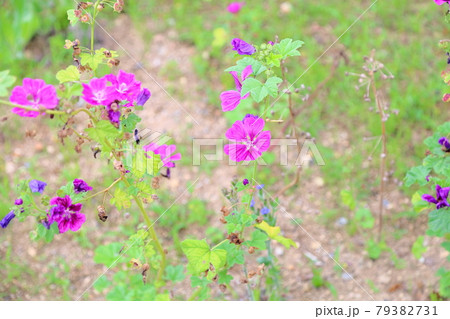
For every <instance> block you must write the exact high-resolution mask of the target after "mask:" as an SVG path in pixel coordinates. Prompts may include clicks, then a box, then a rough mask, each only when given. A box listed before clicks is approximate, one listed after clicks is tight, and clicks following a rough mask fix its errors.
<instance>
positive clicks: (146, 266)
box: [142, 264, 150, 284]
mask: <svg viewBox="0 0 450 319" xmlns="http://www.w3.org/2000/svg"><path fill="white" fill-rule="evenodd" d="M149 269H150V266H149V264H143V265H142V281H143V282H144V284H146V283H147V271H148V270H149Z"/></svg>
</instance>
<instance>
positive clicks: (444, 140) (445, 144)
mask: <svg viewBox="0 0 450 319" xmlns="http://www.w3.org/2000/svg"><path fill="white" fill-rule="evenodd" d="M438 142H439V144H441V145H442V146H443V147H444V148H445V149H446V150H450V142H449V141H448V139H447V138H446V137H441V138H440V139H439V141H438Z"/></svg>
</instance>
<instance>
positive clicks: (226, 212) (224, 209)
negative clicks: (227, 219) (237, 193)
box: [220, 206, 230, 216]
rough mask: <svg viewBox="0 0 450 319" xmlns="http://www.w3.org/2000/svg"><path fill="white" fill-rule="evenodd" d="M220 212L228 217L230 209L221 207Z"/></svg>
mask: <svg viewBox="0 0 450 319" xmlns="http://www.w3.org/2000/svg"><path fill="white" fill-rule="evenodd" d="M220 211H221V212H222V214H223V216H228V215H230V209H229V208H228V207H226V206H223V207H222V208H221V209H220Z"/></svg>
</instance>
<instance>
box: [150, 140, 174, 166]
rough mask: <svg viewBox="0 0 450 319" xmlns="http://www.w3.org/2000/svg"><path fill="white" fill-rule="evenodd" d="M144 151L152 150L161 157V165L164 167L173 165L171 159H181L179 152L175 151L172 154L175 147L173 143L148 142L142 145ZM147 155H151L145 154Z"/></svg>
mask: <svg viewBox="0 0 450 319" xmlns="http://www.w3.org/2000/svg"><path fill="white" fill-rule="evenodd" d="M143 149H144V151H146V152H153V153H155V154H157V155H159V156H160V157H161V161H162V163H163V166H165V167H175V163H174V162H173V161H179V160H180V159H181V154H180V153H177V154H174V155H172V153H174V152H175V150H176V149H177V147H176V146H175V145H165V144H163V145H161V146H158V145H157V144H156V143H150V144H148V145H145V146H144V147H143ZM147 157H151V156H150V155H148V154H147Z"/></svg>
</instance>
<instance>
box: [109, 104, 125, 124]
mask: <svg viewBox="0 0 450 319" xmlns="http://www.w3.org/2000/svg"><path fill="white" fill-rule="evenodd" d="M105 110H106V115H107V117H108V120H109V121H110V122H111V123H112V124H119V123H120V116H121V115H122V112H120V105H117V108H116V111H114V109H113V108H112V107H111V104H110V105H108V106H107V107H106V109H105ZM117 126H118V125H117Z"/></svg>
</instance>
